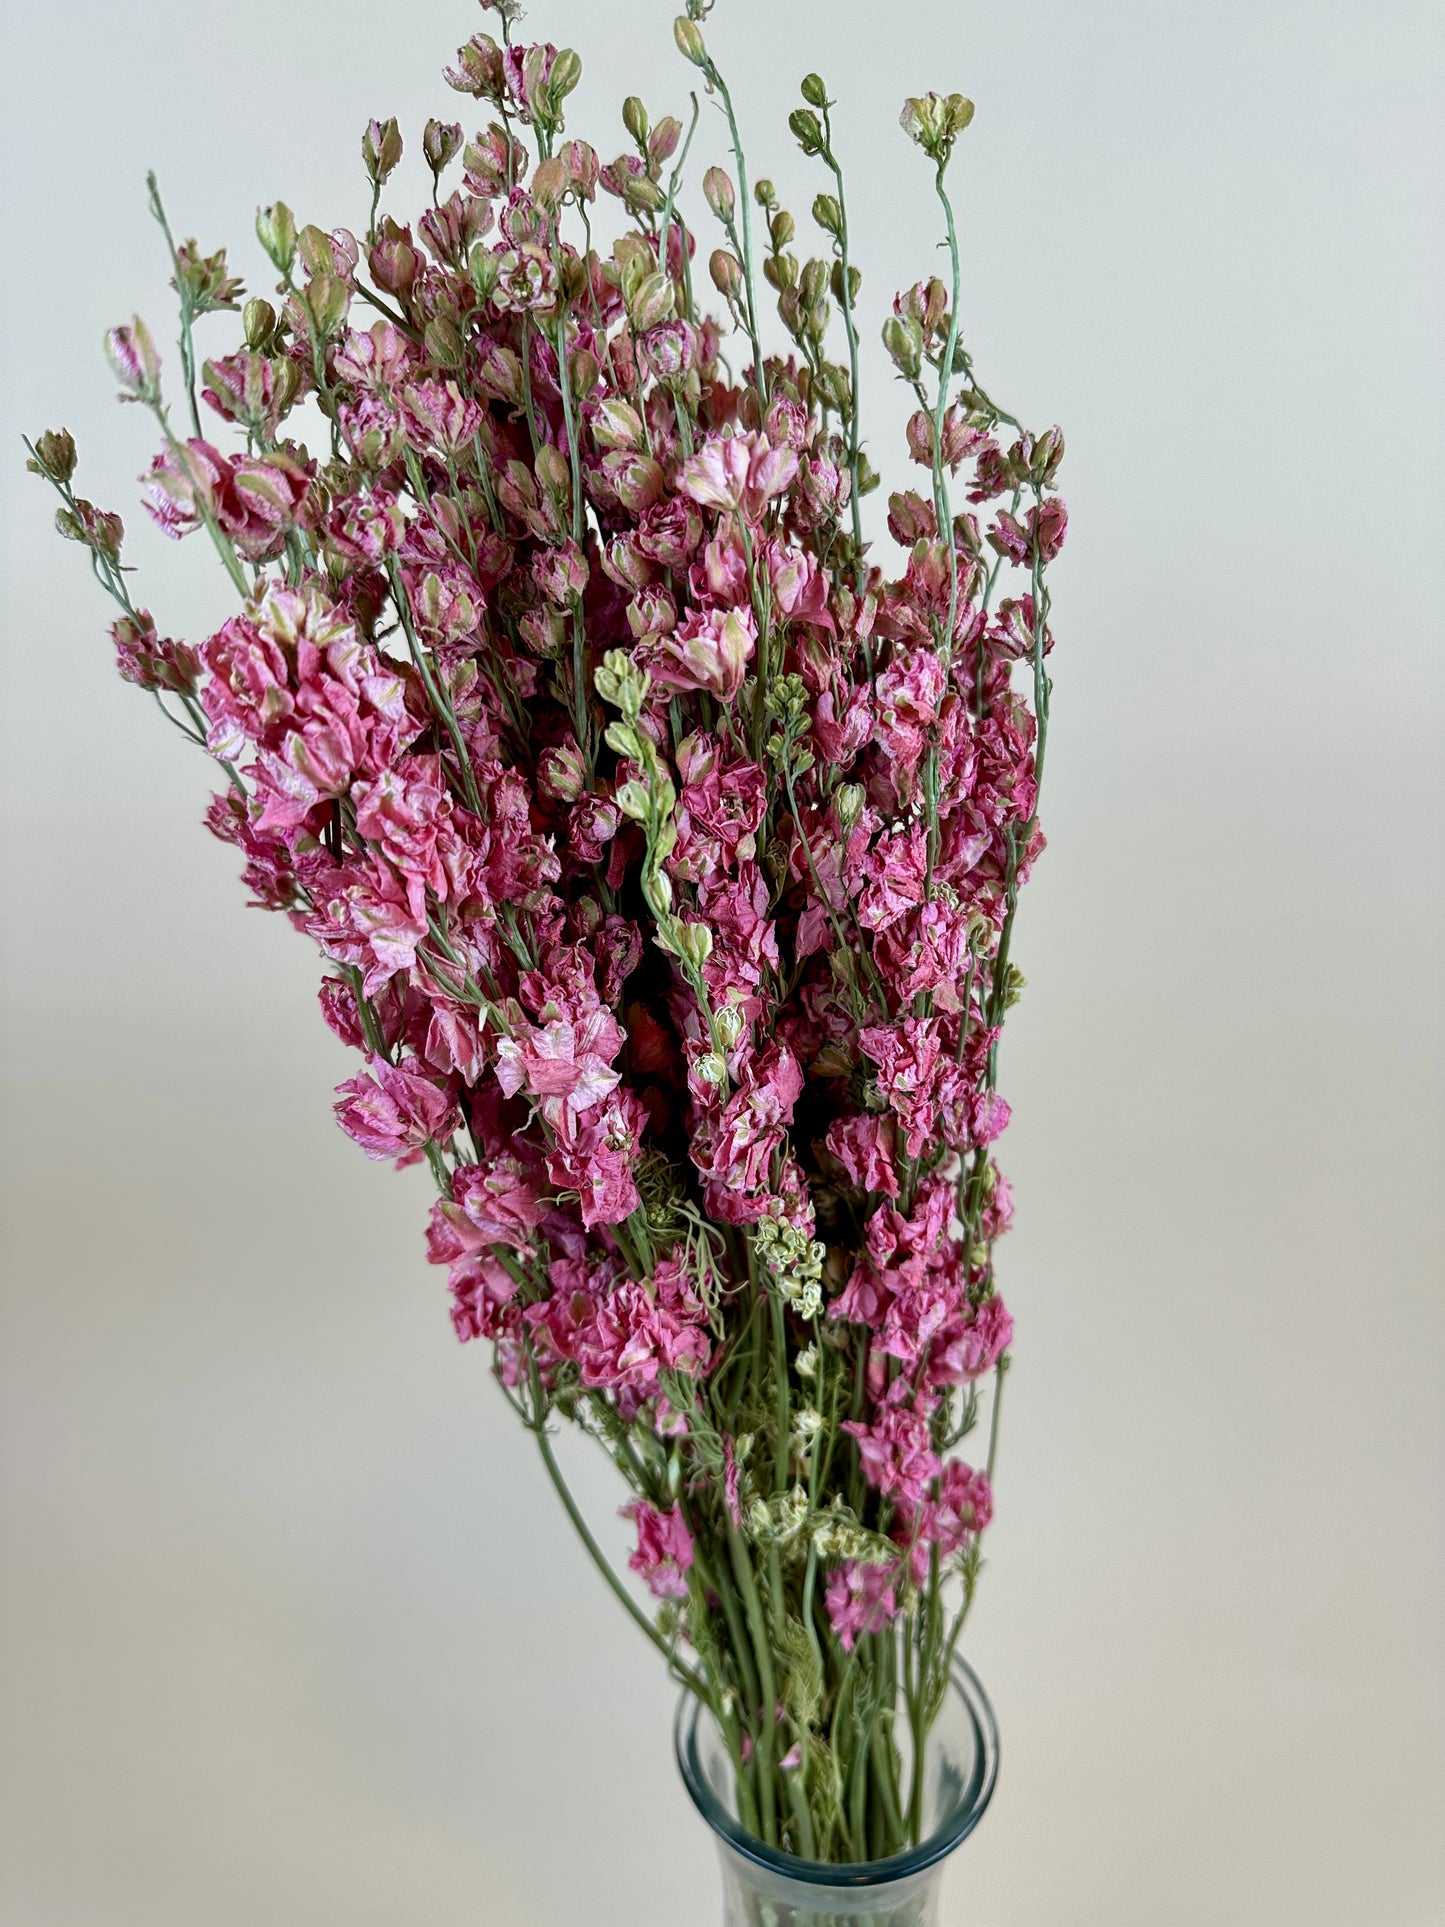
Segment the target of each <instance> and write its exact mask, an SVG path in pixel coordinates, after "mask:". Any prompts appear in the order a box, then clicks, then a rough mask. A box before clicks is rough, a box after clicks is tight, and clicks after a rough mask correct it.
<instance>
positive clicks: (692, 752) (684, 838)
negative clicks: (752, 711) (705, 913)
mask: <svg viewBox="0 0 1445 1927" xmlns="http://www.w3.org/2000/svg"><path fill="white" fill-rule="evenodd" d="M677 768H678V774H679V775H680V776H681V778H682V789H681V791H680V792H679V795H678V799H677V808H676V810H675V812H674V821H675V822H676V825H677V843H676V845H675V847H674V849H673V853H672V856H671V858H670V859H669V862H668V867H669V869H670V870H671V871H672V873H673V875H674V876H678V877H682V878H684V879H685V880H687V881H691V882H701V881H706V880H707V879H709V878H711V877H713V876H714V875H715V874H716V873H717V872H718V871H719V870H735V869H736V868H737V866H738V865H739V864H743V863H749V862H751V861H752V859H753V858H754V857H755V856H756V855H757V831H758V829H759V827H760V826H761V824H762V820H763V812H764V811H765V810H766V808H767V800H768V786H767V778H766V776H765V775H764V773H763V771H762V770H761V769H760V768H759V766H758V765H757V764H756V763H745V762H733V763H729V762H726V761H725V760H724V759H723V757H722V756H721V755H720V754H719V752H718V748H717V745H716V743H715V741H714V740H713V739H711V738H705V737H702V736H699V735H693V736H689V737H688V738H687V739H686V740H685V741H684V742H683V743H682V745H681V746H680V747H679V749H678V752H677Z"/></svg>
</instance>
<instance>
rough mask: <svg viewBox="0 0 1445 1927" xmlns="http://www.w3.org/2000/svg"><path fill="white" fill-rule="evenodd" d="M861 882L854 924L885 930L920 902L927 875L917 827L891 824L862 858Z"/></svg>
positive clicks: (925, 850)
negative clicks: (856, 916)
mask: <svg viewBox="0 0 1445 1927" xmlns="http://www.w3.org/2000/svg"><path fill="white" fill-rule="evenodd" d="M859 868H860V870H861V874H862V877H863V879H864V882H863V889H862V892H861V894H860V895H859V898H858V921H859V922H860V923H861V924H863V925H864V926H865V928H867V929H869V930H886V929H887V928H888V927H889V925H890V924H893V923H897V921H898V919H899V918H900V917H903V916H906V915H907V913H908V912H909V910H911V909H912V908H913V907H914V906H915V905H916V904H920V903H922V901H923V888H924V880H925V878H926V877H927V874H928V837H927V834H926V833H925V831H924V828H923V825H922V824H921V823H910V824H906V825H905V824H901V823H899V824H894V825H892V826H891V827H890V828H888V829H886V830H884V832H883V833H882V835H881V836H880V837H879V838H878V840H877V842H876V843H874V844H873V845H872V846H871V847H870V848H869V849H867V850H866V851H865V853H864V854H863V856H862V859H861V862H860V865H859Z"/></svg>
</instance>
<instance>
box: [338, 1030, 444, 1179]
mask: <svg viewBox="0 0 1445 1927" xmlns="http://www.w3.org/2000/svg"><path fill="white" fill-rule="evenodd" d="M336 1095H337V1097H338V1098H339V1099H340V1102H339V1103H338V1104H337V1105H336V1121H337V1123H338V1124H339V1125H340V1126H341V1128H342V1130H343V1131H345V1132H346V1134H347V1135H348V1137H353V1138H355V1139H356V1142H357V1143H358V1144H359V1145H360V1146H361V1148H362V1150H363V1151H365V1153H366V1155H367V1156H368V1157H369V1158H377V1159H382V1158H395V1159H396V1163H397V1169H398V1170H400V1169H401V1167H402V1166H403V1165H406V1164H415V1163H416V1162H417V1160H418V1159H419V1158H420V1157H421V1155H422V1152H423V1151H424V1150H425V1149H426V1146H427V1145H428V1144H430V1143H434V1142H436V1141H437V1140H439V1139H444V1138H448V1137H450V1136H451V1134H452V1132H453V1131H454V1130H455V1129H456V1125H457V1116H456V1109H455V1107H454V1106H453V1104H452V1102H451V1100H450V1098H449V1097H448V1096H447V1094H446V1092H445V1091H444V1090H441V1089H440V1088H439V1087H438V1086H437V1084H436V1082H435V1081H434V1079H432V1078H430V1077H420V1076H418V1075H417V1073H416V1072H415V1071H412V1070H408V1069H407V1068H406V1067H405V1066H404V1065H401V1064H390V1063H388V1062H387V1060H386V1059H385V1058H384V1057H373V1058H372V1060H371V1069H370V1071H369V1072H367V1071H362V1072H360V1073H358V1075H357V1076H355V1077H353V1078H350V1079H349V1080H348V1081H347V1082H346V1083H345V1084H338V1085H337V1087H336Z"/></svg>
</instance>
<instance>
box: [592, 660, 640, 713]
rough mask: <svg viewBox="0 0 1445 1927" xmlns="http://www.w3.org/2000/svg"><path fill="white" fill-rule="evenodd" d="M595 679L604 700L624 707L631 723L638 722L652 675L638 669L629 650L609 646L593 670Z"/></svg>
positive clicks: (616, 706) (594, 681)
mask: <svg viewBox="0 0 1445 1927" xmlns="http://www.w3.org/2000/svg"><path fill="white" fill-rule="evenodd" d="M592 681H593V684H594V686H595V688H596V690H597V694H598V695H599V696H600V697H601V698H602V700H603V702H605V703H610V704H611V705H612V707H613V708H614V709H620V710H621V711H622V714H623V715H624V716H625V717H626V719H627V721H628V722H629V723H635V722H636V721H637V719H638V717H639V716H640V715H641V714H642V705H643V703H644V701H645V700H646V698H647V691H648V689H649V687H650V686H651V682H652V678H651V677H650V676H649V675H648V674H647V672H646V670H643V669H639V668H638V666H637V664H636V663H635V662H634V661H633V660H632V658H631V656H629V655H628V653H627V651H626V650H625V649H609V650H608V651H607V654H606V655H605V656H604V657H603V658H602V660H601V662H600V663H598V665H597V668H596V670H595V671H594V672H593V677H592Z"/></svg>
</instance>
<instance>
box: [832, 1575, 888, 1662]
mask: <svg viewBox="0 0 1445 1927" xmlns="http://www.w3.org/2000/svg"><path fill="white" fill-rule="evenodd" d="M897 1579H898V1575H897V1572H896V1571H895V1569H894V1568H893V1567H892V1566H871V1565H864V1564H862V1563H860V1562H859V1561H858V1560H856V1559H850V1560H848V1561H847V1563H846V1564H844V1565H841V1566H839V1567H837V1568H836V1570H835V1571H834V1572H833V1573H832V1575H831V1576H830V1578H829V1580H828V1588H827V1591H826V1593H825V1594H824V1600H825V1603H826V1605H827V1608H828V1618H829V1620H830V1621H831V1623H832V1627H833V1631H834V1632H835V1633H836V1634H837V1635H838V1643H839V1644H840V1645H841V1646H842V1648H843V1651H844V1652H845V1653H851V1652H852V1650H853V1648H854V1646H855V1645H856V1644H857V1643H858V1640H859V1638H860V1636H861V1635H862V1634H864V1633H881V1632H884V1631H886V1629H887V1628H888V1627H889V1626H890V1625H892V1623H893V1619H894V1616H895V1614H896V1613H897V1611H898V1600H897V1597H896V1594H895V1587H896V1585H897Z"/></svg>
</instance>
